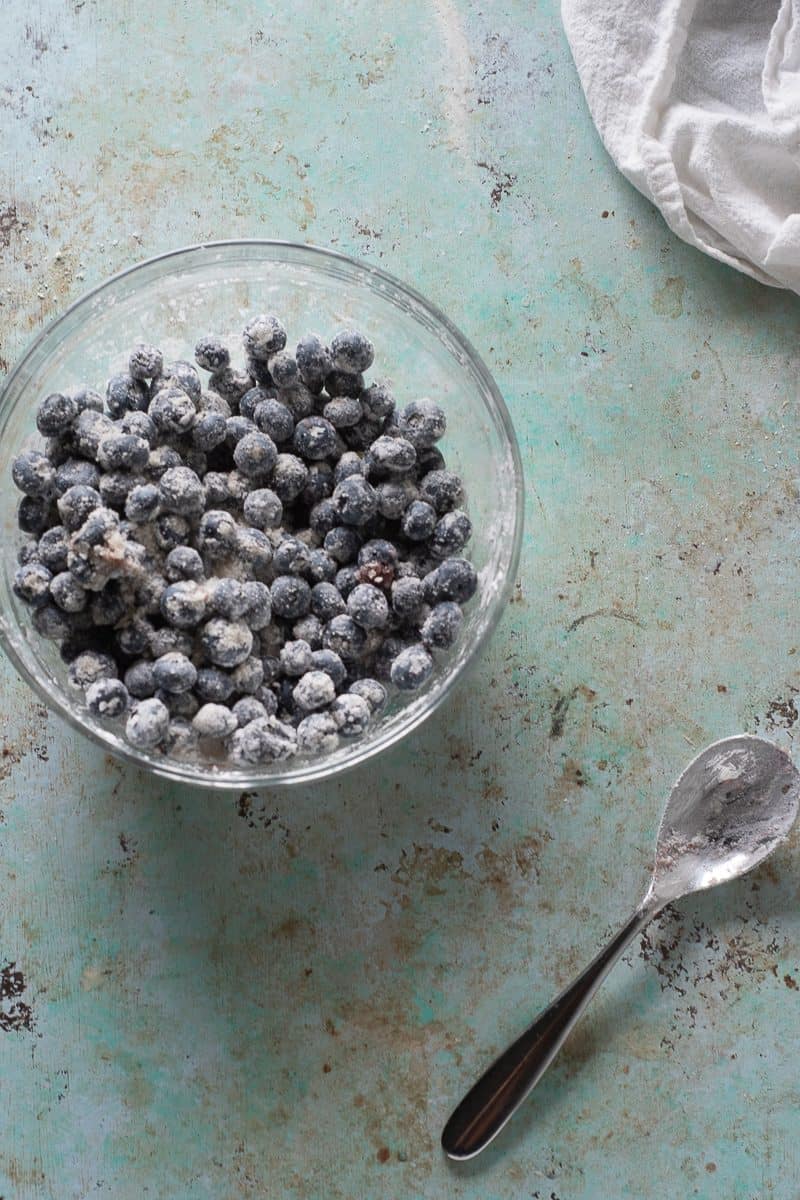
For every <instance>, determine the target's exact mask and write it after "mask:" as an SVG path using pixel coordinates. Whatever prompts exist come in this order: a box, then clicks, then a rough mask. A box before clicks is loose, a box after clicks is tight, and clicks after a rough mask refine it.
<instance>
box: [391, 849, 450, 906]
mask: <svg viewBox="0 0 800 1200" xmlns="http://www.w3.org/2000/svg"><path fill="white" fill-rule="evenodd" d="M463 874H464V858H463V855H461V854H460V853H459V851H458V850H448V849H447V848H446V847H444V846H419V845H417V844H416V843H414V847H413V851H412V853H411V854H409V853H408V852H407V851H406V850H402V851H401V852H400V862H399V864H398V867H397V870H396V871H395V872H394V873H393V875H392V876H391V880H392V883H398V884H401V885H402V886H403V887H408V886H409V885H410V884H412V883H417V882H419V883H421V884H422V885H423V890H424V892H425V895H427V896H442V895H444V888H443V887H442V886H440V885H441V884H442V883H443V882H444V880H445V879H446V878H447V877H448V876H452V875H463Z"/></svg>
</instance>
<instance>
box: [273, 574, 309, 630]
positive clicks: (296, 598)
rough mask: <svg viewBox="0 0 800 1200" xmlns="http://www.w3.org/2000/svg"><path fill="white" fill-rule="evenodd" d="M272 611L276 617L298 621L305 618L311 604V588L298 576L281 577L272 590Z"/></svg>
mask: <svg viewBox="0 0 800 1200" xmlns="http://www.w3.org/2000/svg"><path fill="white" fill-rule="evenodd" d="M271 594H272V611H273V613H274V615H275V616H276V617H285V618H286V619H287V620H290V621H296V620H297V619H298V617H304V616H305V615H306V613H307V612H308V610H309V607H310V604H311V588H310V587H309V586H308V584H307V583H306V581H305V579H300V578H299V576H297V575H279V576H278V577H277V578H276V579H275V580H274V582H273V584H272V588H271Z"/></svg>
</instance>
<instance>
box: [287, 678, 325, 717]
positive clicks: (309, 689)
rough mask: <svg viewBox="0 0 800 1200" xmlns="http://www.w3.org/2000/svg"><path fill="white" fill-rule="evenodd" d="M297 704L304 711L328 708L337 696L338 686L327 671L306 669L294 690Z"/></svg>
mask: <svg viewBox="0 0 800 1200" xmlns="http://www.w3.org/2000/svg"><path fill="white" fill-rule="evenodd" d="M292 697H293V699H294V702H295V705H296V706H297V707H298V708H300V709H302V710H303V711H304V712H316V711H317V710H318V709H320V708H326V707H327V706H328V705H329V704H330V703H331V701H332V700H334V699H335V697H336V688H335V687H334V683H333V680H332V679H331V677H330V675H328V674H327V673H326V672H325V671H312V670H306V671H305V673H304V674H303V675H302V677H301V679H300V680H299V682H298V683H297V684H296V685H295V687H294V688H293V690H292Z"/></svg>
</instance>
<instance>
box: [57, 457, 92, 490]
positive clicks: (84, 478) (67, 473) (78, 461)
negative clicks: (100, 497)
mask: <svg viewBox="0 0 800 1200" xmlns="http://www.w3.org/2000/svg"><path fill="white" fill-rule="evenodd" d="M99 482H100V472H99V471H98V469H97V467H96V466H95V464H94V463H93V462H87V460H86V459H85V458H68V459H67V461H66V462H63V463H62V464H61V466H60V467H58V468H57V469H56V494H57V495H59V496H63V495H64V492H67V491H69V489H70V488H71V487H79V486H80V487H90V488H94V489H95V491H97V485H98V484H99Z"/></svg>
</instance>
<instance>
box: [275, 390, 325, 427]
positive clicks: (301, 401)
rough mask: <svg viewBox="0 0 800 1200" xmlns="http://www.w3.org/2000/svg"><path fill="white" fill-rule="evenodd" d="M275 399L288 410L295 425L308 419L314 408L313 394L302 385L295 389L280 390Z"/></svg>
mask: <svg viewBox="0 0 800 1200" xmlns="http://www.w3.org/2000/svg"><path fill="white" fill-rule="evenodd" d="M277 398H278V400H279V401H280V402H281V404H284V405H285V406H286V408H288V410H289V412H290V413H291V414H292V420H293V421H294V422H295V423H297V421H302V420H303V419H304V418H305V417H310V416H311V415H312V414H313V412H314V411H315V408H316V405H315V403H314V393H313V392H311V391H309V389H308V388H307V387H306V386H305V384H302V383H300V384H298V385H297V387H293V388H282V389H281V390H280V391H279V392H278V396H277Z"/></svg>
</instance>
